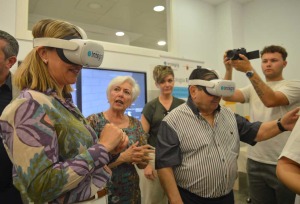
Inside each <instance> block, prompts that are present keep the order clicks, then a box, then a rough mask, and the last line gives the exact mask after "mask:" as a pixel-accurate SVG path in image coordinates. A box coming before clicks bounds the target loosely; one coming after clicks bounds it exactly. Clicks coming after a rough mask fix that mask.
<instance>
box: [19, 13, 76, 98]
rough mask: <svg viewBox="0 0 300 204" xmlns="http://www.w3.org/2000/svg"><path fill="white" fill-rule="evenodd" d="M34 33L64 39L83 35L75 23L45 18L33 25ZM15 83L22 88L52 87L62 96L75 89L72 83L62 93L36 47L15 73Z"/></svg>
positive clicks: (42, 88)
mask: <svg viewBox="0 0 300 204" xmlns="http://www.w3.org/2000/svg"><path fill="white" fill-rule="evenodd" d="M32 35H33V37H34V38H41V37H51V38H61V39H63V38H65V37H67V36H74V37H81V36H80V34H79V33H78V32H77V30H76V26H75V25H72V24H70V23H68V22H66V21H61V20H54V19H44V20H40V21H39V22H37V23H36V24H35V25H34V26H33V29H32ZM47 49H55V48H47ZM14 83H15V85H16V86H17V87H18V88H19V89H20V90H23V89H26V88H29V89H33V90H37V91H41V92H45V91H47V90H48V89H52V90H55V91H56V92H57V94H58V96H60V97H63V96H66V95H68V94H70V93H71V91H73V89H72V87H71V85H66V86H65V87H64V88H63V90H62V93H61V92H60V91H58V90H59V88H58V85H57V82H56V81H55V79H53V78H52V77H51V75H50V74H49V71H48V68H47V65H46V64H45V63H44V62H43V61H42V59H41V57H40V56H39V54H38V52H37V49H36V48H33V49H32V50H31V51H30V52H29V54H28V55H27V56H26V58H25V59H24V61H23V62H22V63H21V65H20V66H19V68H18V69H17V71H16V73H15V75H14Z"/></svg>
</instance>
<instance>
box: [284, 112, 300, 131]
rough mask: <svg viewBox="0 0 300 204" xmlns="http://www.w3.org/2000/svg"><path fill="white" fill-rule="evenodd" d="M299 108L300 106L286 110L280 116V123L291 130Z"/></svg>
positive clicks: (297, 116)
mask: <svg viewBox="0 0 300 204" xmlns="http://www.w3.org/2000/svg"><path fill="white" fill-rule="evenodd" d="M299 110H300V108H299V107H298V108H295V109H294V110H291V111H289V112H287V113H286V114H285V115H284V116H283V117H282V118H281V125H282V126H283V127H284V128H285V129H286V130H289V131H292V130H293V128H294V126H295V124H296V122H297V120H298V118H299Z"/></svg>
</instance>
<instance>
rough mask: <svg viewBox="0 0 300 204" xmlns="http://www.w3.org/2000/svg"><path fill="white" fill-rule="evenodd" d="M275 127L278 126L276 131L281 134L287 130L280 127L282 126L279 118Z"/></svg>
mask: <svg viewBox="0 0 300 204" xmlns="http://www.w3.org/2000/svg"><path fill="white" fill-rule="evenodd" d="M277 126H278V129H279V130H280V131H281V132H285V131H287V129H285V128H284V127H283V126H282V124H281V118H279V119H278V120H277Z"/></svg>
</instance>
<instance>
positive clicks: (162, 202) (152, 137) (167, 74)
mask: <svg viewBox="0 0 300 204" xmlns="http://www.w3.org/2000/svg"><path fill="white" fill-rule="evenodd" d="M153 79H154V81H155V85H156V86H157V88H159V90H160V95H159V96H158V97H157V98H155V99H153V100H152V101H150V102H148V103H147V104H146V105H145V107H144V109H143V112H142V117H141V123H142V126H143V129H144V131H145V132H146V133H149V138H148V144H150V145H151V146H153V147H155V146H156V137H157V132H158V128H159V126H160V123H161V121H162V119H163V118H164V117H165V116H166V115H167V114H168V113H169V112H170V111H172V110H173V109H174V108H176V107H177V106H179V105H180V104H182V103H184V102H185V101H184V100H182V99H179V98H176V97H174V96H173V95H172V92H173V88H174V72H173V70H172V68H171V67H170V66H163V65H157V66H156V67H155V68H154V70H153ZM152 157H153V160H151V161H150V163H149V164H148V165H147V167H146V168H145V169H144V176H141V191H142V198H143V204H166V203H168V199H167V195H166V194H165V193H164V190H163V188H162V187H161V185H160V182H159V179H158V177H157V172H156V170H155V165H154V157H155V155H154V154H153V155H152Z"/></svg>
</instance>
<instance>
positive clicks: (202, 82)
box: [188, 79, 215, 88]
mask: <svg viewBox="0 0 300 204" xmlns="http://www.w3.org/2000/svg"><path fill="white" fill-rule="evenodd" d="M188 85H190V86H191V85H199V86H205V87H209V88H213V87H214V86H215V85H214V83H213V82H210V81H205V80H200V79H191V80H189V83H188Z"/></svg>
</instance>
